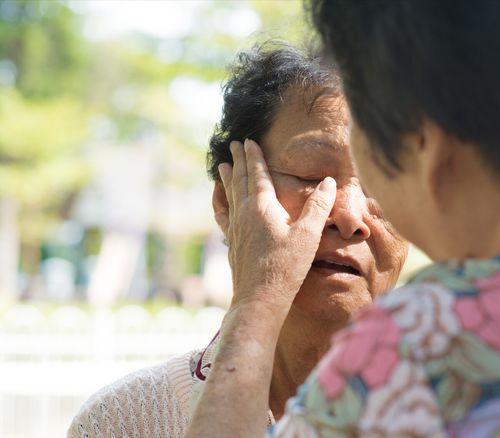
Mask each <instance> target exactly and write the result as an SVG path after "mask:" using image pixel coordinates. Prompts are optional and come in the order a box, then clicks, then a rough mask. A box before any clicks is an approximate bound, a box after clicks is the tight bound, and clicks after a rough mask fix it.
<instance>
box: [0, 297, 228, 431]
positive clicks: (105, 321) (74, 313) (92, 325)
mask: <svg viewBox="0 0 500 438" xmlns="http://www.w3.org/2000/svg"><path fill="white" fill-rule="evenodd" d="M223 315H224V311H223V310H221V309H219V308H210V307H209V308H205V309H202V310H199V311H198V312H197V313H195V314H192V313H190V312H188V311H186V310H184V309H182V308H178V307H167V308H164V309H162V310H161V311H159V312H158V313H156V314H154V315H152V314H151V313H149V312H148V311H147V310H145V309H144V308H142V307H140V306H135V305H130V306H126V307H122V308H121V309H119V310H117V311H115V312H112V311H110V310H98V311H93V312H92V313H87V312H85V311H83V310H81V309H80V308H77V307H70V306H67V307H61V308H59V309H57V310H55V311H53V312H52V313H50V314H49V315H48V316H44V314H43V313H42V312H41V311H40V310H39V309H38V308H36V307H34V306H32V305H28V304H23V305H21V304H20V305H16V306H13V307H12V308H10V309H9V310H8V311H7V312H6V313H4V315H3V316H2V317H1V319H0V437H2V438H35V437H36V438H45V437H47V438H49V437H50V438H54V437H64V436H65V432H66V429H67V427H68V425H69V423H70V421H71V418H72V417H73V415H74V414H75V412H76V411H77V410H78V407H79V406H80V405H81V403H82V402H83V401H84V400H85V399H86V398H87V397H88V396H90V395H91V394H92V393H93V392H95V391H96V390H97V389H99V388H100V387H102V386H104V385H106V384H108V383H111V382H112V381H114V380H116V379H117V378H119V377H121V376H123V375H125V374H127V373H128V372H131V371H133V370H135V369H138V368H141V367H144V366H148V365H152V364H156V363H158V362H161V361H165V360H167V359H168V358H170V357H172V356H174V355H177V354H182V353H184V352H187V351H189V350H191V349H195V348H201V347H203V346H205V345H206V344H207V343H208V342H209V341H210V339H211V337H212V336H213V335H214V333H215V332H216V331H217V330H218V328H219V326H220V323H221V321H222V317H223Z"/></svg>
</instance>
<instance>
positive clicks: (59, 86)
mask: <svg viewBox="0 0 500 438" xmlns="http://www.w3.org/2000/svg"><path fill="white" fill-rule="evenodd" d="M302 16H303V10H302V3H301V2H300V1H293V0H274V1H266V0H255V1H250V0H249V1H243V0H242V1H220V0H219V1H210V0H205V1H162V0H127V1H121V0H73V1H63V0H0V436H1V437H5V438H21V437H22V438H25V437H56V436H64V435H65V430H66V428H67V427H68V425H69V422H70V421H71V418H72V416H73V415H74V414H75V412H76V410H77V409H78V407H79V406H80V405H81V403H82V402H83V401H84V400H85V399H86V398H88V396H89V395H90V394H92V393H93V392H94V391H95V390H97V389H98V388H100V387H102V386H103V385H105V384H107V383H110V382H112V381H113V380H115V379H116V378H118V377H120V376H122V375H123V374H125V373H127V372H129V371H132V370H134V369H137V368H140V367H142V366H147V365H150V364H153V363H157V362H159V361H162V360H166V359H168V358H169V357H171V356H172V355H175V354H179V353H183V352H186V351H187V350H189V349H192V348H199V347H202V346H203V345H204V344H206V343H207V342H208V341H209V340H210V338H211V337H212V336H213V334H214V333H215V331H216V330H217V328H218V326H219V324H220V321H221V319H222V316H223V314H224V308H225V307H226V306H227V305H228V302H229V300H230V295H231V286H230V274H229V268H228V264H227V260H226V251H225V247H224V245H223V244H222V237H221V235H220V233H219V231H218V229H217V227H216V224H215V222H214V220H213V219H212V214H211V190H212V183H211V182H210V181H209V180H208V178H207V176H206V172H205V154H206V146H207V142H208V139H209V137H210V134H211V132H212V130H213V127H214V124H215V122H216V121H217V120H218V118H219V116H220V111H221V104H222V99H221V92H220V84H221V81H223V80H224V78H225V67H226V66H227V64H229V63H230V62H231V61H232V59H233V58H234V56H235V54H236V53H237V52H238V51H239V50H241V49H244V48H248V47H250V46H251V45H252V44H253V43H254V42H256V41H259V40H263V39H269V38H272V37H280V38H281V39H287V40H289V41H292V42H295V43H297V42H301V41H304V40H307V39H310V35H311V33H310V32H309V29H308V28H307V25H306V24H305V22H304V20H302ZM425 262H426V259H425V258H424V257H423V256H422V255H420V254H418V253H417V252H412V255H411V258H410V261H409V264H408V267H407V270H406V272H410V271H412V270H413V269H415V268H416V267H417V266H419V265H421V264H422V263H425ZM405 275H406V274H405ZM27 419H29V420H27Z"/></svg>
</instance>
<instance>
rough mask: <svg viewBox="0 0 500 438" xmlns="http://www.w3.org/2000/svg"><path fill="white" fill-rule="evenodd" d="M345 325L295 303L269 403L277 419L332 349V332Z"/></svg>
mask: <svg viewBox="0 0 500 438" xmlns="http://www.w3.org/2000/svg"><path fill="white" fill-rule="evenodd" d="M342 325H343V324H339V323H335V322H332V321H321V320H318V319H316V318H314V317H311V315H308V314H303V313H302V312H301V311H300V310H297V309H294V307H293V306H292V308H291V310H290V313H289V314H288V316H287V318H286V320H285V323H284V324H283V328H282V329H281V332H280V336H279V339H278V344H277V346H276V353H275V357H274V366H273V374H272V379H271V387H270V393H269V406H270V409H271V411H272V412H273V415H274V417H275V419H276V420H278V419H279V418H281V416H282V415H283V412H284V409H285V404H286V401H287V400H288V399H289V398H290V397H292V396H294V395H295V394H296V392H297V388H298V387H299V386H300V385H301V384H302V383H304V381H305V379H306V377H307V376H308V375H309V373H310V372H311V371H312V369H313V368H314V366H315V365H317V363H318V361H319V360H320V359H321V357H323V355H324V354H325V353H326V352H327V351H328V349H329V347H330V338H331V336H332V334H333V333H334V332H335V331H337V330H338V329H340V328H341V327H342Z"/></svg>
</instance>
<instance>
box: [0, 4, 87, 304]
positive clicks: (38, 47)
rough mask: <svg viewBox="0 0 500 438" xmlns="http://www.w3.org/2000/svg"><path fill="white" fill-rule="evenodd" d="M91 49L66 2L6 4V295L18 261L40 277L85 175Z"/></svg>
mask: <svg viewBox="0 0 500 438" xmlns="http://www.w3.org/2000/svg"><path fill="white" fill-rule="evenodd" d="M87 46H88V44H87V43H86V41H85V40H84V39H83V37H82V36H81V34H80V31H79V27H78V20H77V17H76V16H75V14H74V13H73V12H72V11H71V10H70V9H69V8H68V7H67V5H66V4H65V3H63V2H61V1H58V0H16V1H9V0H0V294H2V293H4V294H13V293H14V291H15V290H16V286H17V284H16V283H17V270H18V265H19V258H20V257H21V258H22V264H23V266H24V268H25V270H26V271H27V272H29V273H36V272H37V270H38V264H39V253H40V245H41V242H42V239H43V237H44V235H45V233H46V231H47V227H48V225H49V224H50V223H51V222H52V221H53V220H54V219H55V218H56V217H58V216H60V213H61V208H63V207H64V206H65V203H66V202H67V200H68V199H69V198H70V197H71V195H72V193H74V192H75V190H77V189H78V187H80V186H81V185H82V184H83V183H84V181H85V178H86V176H87V173H88V170H87V168H86V165H85V162H84V161H83V159H82V155H81V154H80V153H79V145H80V144H81V142H82V140H83V139H84V138H85V134H86V117H85V116H86V114H85V111H83V110H82V108H81V106H80V105H79V104H78V103H77V102H78V101H77V98H78V96H82V95H84V93H85V85H86V80H85V76H86V75H87V68H88V56H87ZM69 96H71V97H69ZM20 248H22V251H20Z"/></svg>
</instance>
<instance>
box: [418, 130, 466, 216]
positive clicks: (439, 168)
mask: <svg viewBox="0 0 500 438" xmlns="http://www.w3.org/2000/svg"><path fill="white" fill-rule="evenodd" d="M414 140H416V136H415V137H414ZM418 142H419V144H418V145H417V144H414V146H416V147H417V148H418V171H419V172H420V181H421V183H422V184H423V187H424V188H425V190H426V192H427V195H428V196H429V197H430V200H431V202H432V203H433V204H434V206H435V207H436V208H437V209H438V210H439V211H445V210H446V209H447V206H448V203H449V201H450V199H449V195H450V188H451V187H450V184H452V183H453V181H454V179H455V177H456V175H455V173H456V170H457V169H456V166H455V159H454V158H455V157H454V151H455V150H456V148H455V146H456V145H455V143H456V142H457V139H456V138H455V137H453V136H452V135H450V134H448V133H447V132H445V131H444V130H443V129H442V128H441V127H439V126H438V125H436V124H435V123H434V122H432V121H430V120H425V121H424V122H423V124H422V127H421V130H420V133H419V136H418Z"/></svg>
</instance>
